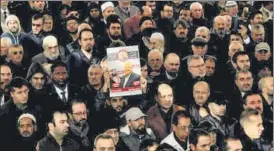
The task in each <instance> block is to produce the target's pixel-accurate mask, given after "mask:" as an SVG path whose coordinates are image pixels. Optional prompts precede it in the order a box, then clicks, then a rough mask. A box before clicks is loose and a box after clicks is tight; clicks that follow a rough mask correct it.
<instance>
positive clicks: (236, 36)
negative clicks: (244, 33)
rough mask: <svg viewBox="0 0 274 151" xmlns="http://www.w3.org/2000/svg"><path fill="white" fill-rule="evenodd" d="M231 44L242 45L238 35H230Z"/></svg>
mask: <svg viewBox="0 0 274 151" xmlns="http://www.w3.org/2000/svg"><path fill="white" fill-rule="evenodd" d="M232 42H240V43H241V44H243V40H242V38H241V37H240V36H238V35H230V37H229V43H232Z"/></svg>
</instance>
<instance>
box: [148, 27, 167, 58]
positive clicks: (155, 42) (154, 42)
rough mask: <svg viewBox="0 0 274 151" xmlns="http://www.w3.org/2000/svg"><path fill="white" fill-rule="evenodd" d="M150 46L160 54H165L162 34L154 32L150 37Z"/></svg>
mask: <svg viewBox="0 0 274 151" xmlns="http://www.w3.org/2000/svg"><path fill="white" fill-rule="evenodd" d="M150 46H151V49H157V50H159V51H160V52H161V53H162V54H164V53H166V52H165V38H164V35H163V34H162V33H159V32H155V33H153V34H152V35H151V36H150Z"/></svg>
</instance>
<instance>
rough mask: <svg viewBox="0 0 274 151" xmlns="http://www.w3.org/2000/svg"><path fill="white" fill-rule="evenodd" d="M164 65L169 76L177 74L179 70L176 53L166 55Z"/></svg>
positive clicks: (178, 60) (178, 59)
mask: <svg viewBox="0 0 274 151" xmlns="http://www.w3.org/2000/svg"><path fill="white" fill-rule="evenodd" d="M164 67H165V69H166V72H167V73H168V74H169V75H170V76H172V77H174V78H175V77H176V76H177V74H178V72H179V68H180V58H179V56H178V55H177V54H176V53H169V54H168V55H167V56H166V59H165V63H164Z"/></svg>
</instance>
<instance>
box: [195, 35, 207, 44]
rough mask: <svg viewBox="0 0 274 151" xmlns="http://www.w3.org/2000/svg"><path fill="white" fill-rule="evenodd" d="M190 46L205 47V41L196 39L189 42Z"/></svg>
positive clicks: (199, 38)
mask: <svg viewBox="0 0 274 151" xmlns="http://www.w3.org/2000/svg"><path fill="white" fill-rule="evenodd" d="M191 44H192V45H194V46H205V45H207V41H206V40H205V39H204V38H201V37H196V38H193V39H192V40H191Z"/></svg>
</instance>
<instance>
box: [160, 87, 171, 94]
mask: <svg viewBox="0 0 274 151" xmlns="http://www.w3.org/2000/svg"><path fill="white" fill-rule="evenodd" d="M158 91H159V93H160V94H161V95H166V94H171V93H172V89H171V88H170V87H166V86H162V87H161V86H160V87H159V89H158Z"/></svg>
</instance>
